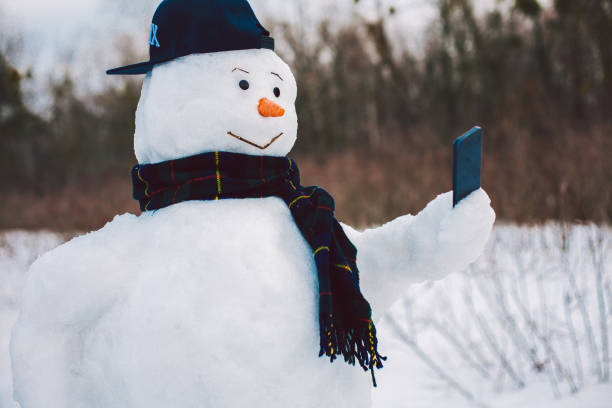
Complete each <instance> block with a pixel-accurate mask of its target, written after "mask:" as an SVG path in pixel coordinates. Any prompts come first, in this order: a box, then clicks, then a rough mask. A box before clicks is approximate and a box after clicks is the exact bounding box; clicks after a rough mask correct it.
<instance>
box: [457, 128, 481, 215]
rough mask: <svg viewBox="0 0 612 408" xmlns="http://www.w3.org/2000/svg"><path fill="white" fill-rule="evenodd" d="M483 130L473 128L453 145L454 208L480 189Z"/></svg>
mask: <svg viewBox="0 0 612 408" xmlns="http://www.w3.org/2000/svg"><path fill="white" fill-rule="evenodd" d="M481 170H482V129H481V128H480V127H479V126H475V127H473V128H472V129H471V130H470V131H468V132H466V133H464V134H463V135H461V136H460V137H458V138H457V139H455V142H454V143H453V207H454V206H456V205H457V203H458V202H459V201H461V200H463V199H464V198H465V197H467V196H468V195H469V194H470V193H471V192H473V191H475V190H478V189H479V188H480V174H481Z"/></svg>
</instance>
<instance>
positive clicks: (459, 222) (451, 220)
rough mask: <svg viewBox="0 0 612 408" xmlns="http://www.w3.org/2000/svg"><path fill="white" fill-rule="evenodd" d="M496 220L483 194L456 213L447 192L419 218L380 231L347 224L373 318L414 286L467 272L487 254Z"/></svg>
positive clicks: (466, 201)
mask: <svg viewBox="0 0 612 408" xmlns="http://www.w3.org/2000/svg"><path fill="white" fill-rule="evenodd" d="M494 220H495V212H494V211H493V209H492V208H491V207H490V199H489V197H488V196H487V194H486V193H485V192H484V190H482V189H481V190H477V191H475V192H474V193H472V194H471V195H469V196H468V197H466V198H465V199H464V200H462V201H461V202H460V203H459V204H458V205H457V206H456V207H455V208H453V207H452V192H448V193H445V194H442V195H439V196H438V197H436V198H435V199H434V200H433V201H431V202H430V203H429V204H427V206H426V207H425V208H424V209H423V210H422V211H421V212H420V213H418V214H417V215H416V216H412V215H404V216H402V217H399V218H397V219H395V220H393V221H391V222H389V223H387V224H384V225H382V226H380V227H378V228H372V229H368V230H365V231H363V232H358V231H356V230H354V229H353V228H351V227H349V226H344V225H343V228H344V229H345V231H346V234H347V236H348V237H349V239H351V241H352V242H353V244H355V246H356V247H357V251H358V252H357V266H358V267H359V271H360V286H361V289H362V292H363V294H364V296H365V297H366V299H368V301H369V302H370V304H371V305H372V309H373V311H374V317H375V318H377V317H380V316H382V314H383V313H384V312H385V311H386V310H387V309H388V308H389V307H390V306H391V304H393V302H394V301H395V300H397V299H398V298H399V297H400V296H401V295H402V294H403V293H405V291H406V289H407V288H408V286H410V285H411V284H414V283H418V282H422V281H425V280H437V279H442V278H444V277H445V276H447V275H448V274H450V273H452V272H458V271H461V270H463V269H465V268H466V267H467V266H468V265H469V264H470V263H472V262H473V261H474V260H476V258H478V256H479V255H480V254H481V252H482V250H483V249H484V246H485V244H486V242H487V240H488V237H489V234H490V232H491V229H492V226H493V222H494Z"/></svg>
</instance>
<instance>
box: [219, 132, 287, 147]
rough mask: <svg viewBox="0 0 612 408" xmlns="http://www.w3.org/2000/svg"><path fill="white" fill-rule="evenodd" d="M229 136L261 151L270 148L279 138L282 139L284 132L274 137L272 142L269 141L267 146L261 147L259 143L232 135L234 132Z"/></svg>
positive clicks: (229, 133)
mask: <svg viewBox="0 0 612 408" xmlns="http://www.w3.org/2000/svg"><path fill="white" fill-rule="evenodd" d="M227 134H228V135H230V136H232V137H235V138H236V139H238V140H240V141H241V142H244V143H246V144H249V145H251V146H254V147H256V148H258V149H260V150H265V149H267V148H268V147H270V145H271V144H272V143H274V142H276V141H277V140H278V138H279V137H281V136H282V135H283V132H281V133H279V134H278V135H276V136H274V137H273V138H272V139H271V140H270V141H269V142H268V143H267V144H265V145H263V146H260V145H258V144H257V143H254V142H251V141H250V140H248V139H245V138H243V137H241V136H238V135H236V134H234V133H232V132H227Z"/></svg>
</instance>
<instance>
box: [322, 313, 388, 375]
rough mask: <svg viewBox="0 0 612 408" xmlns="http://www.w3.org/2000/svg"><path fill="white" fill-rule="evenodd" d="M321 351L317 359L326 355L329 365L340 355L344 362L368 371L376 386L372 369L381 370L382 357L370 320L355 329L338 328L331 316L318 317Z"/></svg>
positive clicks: (383, 359) (383, 358)
mask: <svg viewBox="0 0 612 408" xmlns="http://www.w3.org/2000/svg"><path fill="white" fill-rule="evenodd" d="M319 323H320V331H321V333H320V339H321V349H320V351H319V357H321V356H323V355H326V356H327V357H329V361H330V363H333V362H334V360H335V359H336V358H337V357H338V356H339V355H342V356H343V357H344V361H345V362H347V363H348V364H351V365H355V361H357V362H358V363H359V365H360V366H361V368H363V370H364V371H368V370H370V373H371V374H372V384H373V385H374V387H376V386H377V384H376V378H375V376H374V368H377V369H381V368H383V363H382V362H383V361H385V360H387V357H383V356H381V355H380V354H379V353H378V339H377V338H376V328H375V327H374V324H372V321H371V320H368V321H365V320H363V321H361V322H360V323H359V325H358V327H357V328H348V329H347V328H338V327H337V326H336V325H335V324H334V318H333V315H325V316H320V317H319Z"/></svg>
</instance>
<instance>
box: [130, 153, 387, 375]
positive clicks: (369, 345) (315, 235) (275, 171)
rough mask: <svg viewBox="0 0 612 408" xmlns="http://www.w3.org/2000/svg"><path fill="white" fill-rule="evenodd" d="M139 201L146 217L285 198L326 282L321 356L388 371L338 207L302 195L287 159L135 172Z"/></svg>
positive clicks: (171, 164) (307, 192)
mask: <svg viewBox="0 0 612 408" xmlns="http://www.w3.org/2000/svg"><path fill="white" fill-rule="evenodd" d="M132 181H133V186H134V198H135V199H136V200H138V201H139V202H140V208H141V209H142V210H143V211H151V210H156V209H159V208H163V207H166V206H169V205H171V204H174V203H179V202H182V201H188V200H219V199H224V198H252V197H269V196H277V197H280V198H282V199H283V200H284V201H285V203H286V204H287V206H288V207H289V210H290V212H291V215H292V216H293V219H294V221H295V223H296V225H297V226H298V228H299V230H300V232H301V233H302V234H303V236H304V238H306V241H308V243H309V244H310V247H311V248H312V251H313V255H314V259H315V263H316V266H317V273H318V278H319V329H320V340H321V349H320V352H319V356H322V355H324V354H325V355H326V356H328V357H329V358H330V362H333V361H334V360H335V359H336V357H337V356H339V355H342V356H343V357H344V360H345V361H346V362H347V363H349V364H352V365H354V364H355V360H357V361H358V362H359V364H360V365H361V367H362V368H363V369H364V370H365V371H367V370H370V372H371V373H372V381H373V383H374V386H375V387H376V379H375V378H374V370H373V368H374V367H376V368H382V360H385V359H386V358H385V357H382V356H381V355H380V354H379V353H378V350H377V345H378V341H377V339H376V329H375V327H374V324H373V323H372V320H371V315H372V313H371V309H370V305H369V304H368V302H367V301H366V300H365V299H364V297H363V295H362V294H361V291H360V289H359V271H358V269H357V265H356V255H357V250H356V249H355V247H354V246H353V244H352V243H351V241H349V239H348V238H347V236H346V235H345V233H344V231H343V229H342V226H341V225H340V223H339V222H338V221H337V220H336V218H335V217H334V200H333V198H332V197H331V196H330V195H329V193H327V192H326V191H325V190H323V189H321V188H319V187H315V186H313V187H302V186H301V185H300V175H299V170H298V168H297V165H296V163H295V161H293V160H292V159H290V158H287V157H266V156H248V155H243V154H236V153H226V152H214V153H203V154H199V155H196V156H191V157H186V158H182V159H178V160H171V161H167V162H163V163H157V164H147V165H137V166H135V167H134V169H133V170H132Z"/></svg>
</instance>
